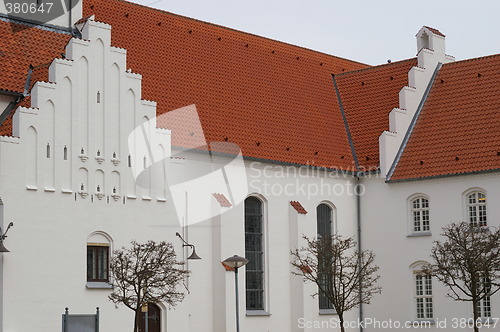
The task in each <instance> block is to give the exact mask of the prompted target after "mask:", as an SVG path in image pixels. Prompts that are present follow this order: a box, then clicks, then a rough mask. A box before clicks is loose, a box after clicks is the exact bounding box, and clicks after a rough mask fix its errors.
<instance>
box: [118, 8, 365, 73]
mask: <svg viewBox="0 0 500 332" xmlns="http://www.w3.org/2000/svg"><path fill="white" fill-rule="evenodd" d="M108 1H118V2H124V3H127V4H131V5H135V6H138V7H142V8H145V9H149V10H154V11H158V12H161V13H164V14H168V15H173V16H177V17H180V18H184V19H188V20H191V21H195V22H198V23H203V24H208V25H212V26H215V27H218V28H222V29H226V30H231V31H234V32H238V33H241V34H245V35H249V36H253V37H257V38H261V39H265V40H269V41H273V42H276V43H280V44H284V45H288V46H293V47H296V48H299V49H302V50H306V51H310V52H314V53H317V54H322V55H326V56H329V57H332V58H335V59H340V60H345V61H349V62H352V63H356V64H361V65H365V66H371V65H369V64H366V63H363V62H359V61H356V60H351V59H347V58H343V57H340V56H337V55H332V54H328V53H325V52H321V51H317V50H313V49H311V48H307V47H305V46H300V45H295V44H291V43H287V42H284V41H281V40H277V39H272V38H269V37H264V36H260V35H257V34H254V33H251V32H246V31H242V30H238V29H235V28H230V27H226V26H223V25H220V24H217V23H211V22H207V21H203V20H199V19H196V18H192V17H189V16H184V15H180V14H176V13H172V12H169V11H167V10H163V9H158V8H153V7H148V6H146V5H143V4H140V3H135V2H130V1H127V0H108Z"/></svg>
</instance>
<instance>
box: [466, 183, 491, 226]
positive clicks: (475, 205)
mask: <svg viewBox="0 0 500 332" xmlns="http://www.w3.org/2000/svg"><path fill="white" fill-rule="evenodd" d="M466 205H467V218H468V221H469V223H470V224H471V225H473V226H486V225H487V223H486V194H485V193H484V192H482V191H473V192H470V193H468V194H467V197H466Z"/></svg>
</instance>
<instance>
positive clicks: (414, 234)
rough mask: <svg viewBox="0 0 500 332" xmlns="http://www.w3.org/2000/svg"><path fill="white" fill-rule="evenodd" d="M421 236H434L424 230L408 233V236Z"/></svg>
mask: <svg viewBox="0 0 500 332" xmlns="http://www.w3.org/2000/svg"><path fill="white" fill-rule="evenodd" d="M419 236H432V233H431V232H422V233H411V234H408V235H406V237H419Z"/></svg>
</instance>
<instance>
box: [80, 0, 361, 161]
mask: <svg viewBox="0 0 500 332" xmlns="http://www.w3.org/2000/svg"><path fill="white" fill-rule="evenodd" d="M91 7H92V8H91ZM92 14H95V19H96V20H98V21H102V22H106V23H108V24H110V25H111V26H112V44H113V45H114V46H118V47H122V48H125V49H127V66H128V67H129V68H132V70H133V71H134V72H137V73H140V74H142V76H143V89H142V98H143V99H148V100H154V101H156V102H157V103H158V104H157V113H158V114H162V113H164V112H168V111H170V110H175V109H178V108H181V107H184V106H187V105H192V104H195V105H196V108H197V110H198V112H199V114H200V118H201V123H202V125H203V130H204V133H205V136H206V138H207V140H208V141H210V142H211V141H229V142H233V143H236V144H238V145H239V146H240V147H241V150H242V153H243V155H244V156H247V157H254V158H259V159H268V160H277V161H283V162H290V163H297V164H313V165H318V166H326V167H332V166H337V167H348V166H350V165H352V160H353V158H352V155H351V153H350V148H349V143H348V139H347V136H346V130H345V127H344V124H343V121H342V117H341V114H340V112H339V111H338V103H337V98H336V96H335V91H334V89H333V84H332V80H331V74H332V73H341V72H343V71H351V70H357V69H361V68H366V67H367V66H366V65H363V64H360V63H357V62H354V61H349V60H346V59H342V58H338V57H334V56H331V55H327V54H323V53H319V52H315V51H311V50H308V49H305V48H301V47H297V46H293V45H289V44H285V43H282V42H278V41H274V40H270V39H266V38H262V37H259V36H255V35H251V34H248V33H243V32H240V31H235V30H232V29H228V28H225V27H221V26H217V25H213V24H210V23H205V22H201V21H197V20H194V19H190V18H186V17H182V16H178V15H175V14H171V13H168V12H164V11H160V10H154V9H151V8H147V7H143V6H140V5H137V4H132V3H128V2H124V1H119V0H102V1H94V2H93V3H92V2H91V1H90V0H89V1H84V15H85V16H87V15H92ZM186 139H189V137H186V135H184V134H183V133H173V144H174V145H177V146H179V145H181V146H182V145H183V144H182V142H183V141H184V140H186Z"/></svg>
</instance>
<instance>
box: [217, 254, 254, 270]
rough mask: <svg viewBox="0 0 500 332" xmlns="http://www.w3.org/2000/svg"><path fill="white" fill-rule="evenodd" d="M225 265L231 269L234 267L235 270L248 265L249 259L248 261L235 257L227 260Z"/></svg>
mask: <svg viewBox="0 0 500 332" xmlns="http://www.w3.org/2000/svg"><path fill="white" fill-rule="evenodd" d="M223 263H224V264H226V265H227V266H229V267H232V268H234V269H238V268H240V267H242V266H245V265H246V264H247V263H248V259H246V258H245V257H241V256H238V255H234V256H232V257H229V258H226V259H225V260H224V261H223Z"/></svg>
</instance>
